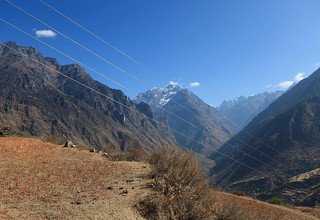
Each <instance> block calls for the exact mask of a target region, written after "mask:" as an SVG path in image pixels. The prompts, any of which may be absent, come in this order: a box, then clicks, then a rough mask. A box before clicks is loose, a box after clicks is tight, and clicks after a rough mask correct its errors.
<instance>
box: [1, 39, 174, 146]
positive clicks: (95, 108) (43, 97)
mask: <svg viewBox="0 0 320 220" xmlns="http://www.w3.org/2000/svg"><path fill="white" fill-rule="evenodd" d="M5 45H6V46H0V76H1V77H0V128H2V127H10V128H11V129H12V130H14V131H15V132H17V133H20V134H24V135H32V136H43V135H52V136H56V137H58V138H59V139H62V140H65V139H67V138H69V139H72V140H73V141H74V142H75V143H76V144H78V145H80V144H82V145H89V146H94V147H96V148H99V149H103V148H106V147H113V148H117V149H121V150H123V149H125V148H127V147H136V146H141V147H143V148H144V149H147V150H148V149H149V150H150V149H152V148H154V147H157V146H160V145H168V144H170V145H175V140H174V138H173V137H172V135H171V134H170V132H169V131H168V129H167V127H166V126H164V125H160V124H157V123H155V122H154V121H153V120H152V119H156V118H155V116H154V115H153V114H152V112H150V107H149V106H147V105H146V106H144V105H135V104H134V103H133V102H132V101H131V100H130V99H129V98H128V97H127V96H126V95H125V94H124V93H123V92H122V91H120V90H115V89H111V88H109V87H107V86H106V85H104V84H102V83H100V82H98V81H95V80H94V79H93V78H92V77H91V76H89V75H88V74H87V73H86V72H85V70H84V69H82V68H81V67H80V66H78V65H76V64H70V65H60V64H59V63H58V61H57V60H55V59H53V58H49V57H44V56H43V55H42V54H41V53H40V52H38V51H37V50H36V49H34V48H32V47H23V46H18V45H17V44H16V43H14V42H8V43H5ZM12 49H14V50H16V51H18V52H20V53H23V54H26V55H27V56H28V57H26V56H22V55H21V54H19V53H18V52H15V51H13V50H12ZM29 58H32V59H35V60H36V61H37V62H40V63H41V64H43V65H46V66H49V68H47V67H45V66H43V65H40V64H39V63H37V62H35V61H32V60H30V59H29ZM50 68H51V69H50ZM54 70H55V71H60V72H61V73H63V74H65V75H67V76H68V77H70V78H72V79H75V80H77V81H79V82H80V83H83V84H85V85H86V86H89V87H91V88H93V89H95V90H96V91H97V92H100V93H101V94H103V95H106V96H107V97H110V98H107V97H104V96H102V95H99V94H97V93H96V92H93V91H92V90H90V89H88V88H85V87H83V86H82V85H79V84H77V83H76V82H74V81H72V80H70V79H67V78H65V77H64V76H62V75H60V74H58V73H57V72H55V71H54ZM111 99H113V100H111ZM124 105H126V106H128V107H129V108H131V109H133V110H130V109H128V108H126V107H124ZM137 112H140V113H137ZM144 115H148V117H150V118H151V119H148V118H146V117H144Z"/></svg>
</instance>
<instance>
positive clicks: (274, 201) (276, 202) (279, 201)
mask: <svg viewBox="0 0 320 220" xmlns="http://www.w3.org/2000/svg"><path fill="white" fill-rule="evenodd" d="M267 202H268V203H270V204H273V205H284V203H285V202H284V199H283V198H278V197H274V198H271V199H269V200H268V201H267Z"/></svg>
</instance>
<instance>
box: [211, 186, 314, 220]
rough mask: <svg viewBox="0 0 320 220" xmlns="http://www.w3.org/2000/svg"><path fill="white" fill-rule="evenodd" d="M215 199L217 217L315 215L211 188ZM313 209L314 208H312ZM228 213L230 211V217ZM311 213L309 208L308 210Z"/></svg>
mask: <svg viewBox="0 0 320 220" xmlns="http://www.w3.org/2000/svg"><path fill="white" fill-rule="evenodd" d="M212 195H213V196H214V197H215V199H216V201H217V202H216V204H215V207H216V210H217V216H218V217H219V218H218V219H230V220H233V219H237V220H257V219H258V220H279V219H282V220H292V219H294V220H311V219H318V218H315V216H313V215H311V214H307V213H303V212H301V211H298V210H294V209H292V208H288V207H285V206H278V205H272V204H269V203H266V202H261V201H259V200H256V199H253V198H250V197H245V196H237V195H234V194H231V193H224V192H219V191H214V190H212ZM310 209H311V208H310ZM312 210H314V209H312ZM229 213H231V214H232V215H231V218H230V215H229ZM309 213H311V210H309ZM234 217H236V218H234Z"/></svg>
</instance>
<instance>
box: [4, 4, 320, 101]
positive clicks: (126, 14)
mask: <svg viewBox="0 0 320 220" xmlns="http://www.w3.org/2000/svg"><path fill="white" fill-rule="evenodd" d="M10 1H12V2H13V3H15V4H17V5H19V6H20V7H22V8H23V9H25V10H27V11H28V12H30V13H31V14H33V15H34V16H36V17H38V18H40V19H41V20H43V21H45V22H46V23H48V24H49V25H51V26H52V27H54V28H55V29H57V30H59V31H60V32H62V33H64V34H66V35H68V36H70V37H72V38H73V39H74V40H76V41H78V42H80V43H81V44H83V45H85V46H87V47H88V48H90V49H91V50H92V51H94V52H96V53H97V54H99V55H101V56H102V57H104V58H106V59H108V60H110V61H111V62H112V63H114V64H116V65H117V66H119V67H121V68H122V69H124V70H126V71H127V72H129V73H130V74H132V75H134V76H136V77H137V78H139V79H141V80H143V81H144V84H142V83H141V82H138V81H135V80H133V79H132V78H130V77H128V75H125V74H123V73H121V72H119V71H117V70H116V69H114V68H112V67H111V66H110V65H107V64H106V63H105V62H103V61H101V60H99V59H98V58H97V57H95V56H93V55H92V54H90V53H88V52H86V51H84V50H83V49H81V48H80V47H78V46H76V45H75V44H73V43H71V42H70V41H68V40H67V39H65V38H64V37H63V36H61V35H60V34H56V35H55V36H54V37H52V36H51V37H42V38H40V39H41V40H43V41H45V42H46V43H48V44H50V45H52V46H54V47H56V48H58V49H60V50H62V51H63V52H65V53H67V54H69V55H71V56H72V57H74V58H75V59H78V60H80V61H81V62H83V63H85V64H86V65H88V66H90V67H93V68H94V69H96V70H97V71H100V72H102V73H104V74H105V75H107V76H108V77H110V78H112V79H114V80H116V81H118V82H120V83H122V84H124V85H126V86H128V87H129V88H131V89H132V90H134V91H137V92H143V91H146V90H147V89H149V88H150V87H154V86H157V87H159V86H164V85H165V84H166V83H167V82H169V81H175V82H179V83H180V84H181V85H182V86H184V87H189V86H190V83H194V84H193V86H194V87H192V88H190V89H191V90H192V91H193V92H194V93H196V94H197V95H199V96H200V97H201V98H202V99H203V100H205V101H206V102H207V103H209V104H213V105H215V106H216V105H218V104H220V103H221V102H222V100H224V99H232V98H235V97H238V96H240V95H244V96H249V95H252V94H256V93H259V92H264V91H274V90H278V89H281V86H279V84H280V83H282V84H280V85H282V86H288V85H289V84H290V83H292V82H294V81H295V80H294V78H295V76H296V75H297V74H298V73H304V76H307V75H309V74H310V73H311V72H312V71H313V70H314V69H315V68H316V65H318V64H319V63H320V27H319V26H320V13H318V10H319V8H320V1H317V0H314V1H313V0H299V1H298V0H288V1H285V0H276V1H272V0H268V1H261V0H251V1H246V0H243V1H238V0H234V1H229V0H223V1H214V0H201V1H198V0H193V1H191V0H176V1H174V0H161V1H160V0H159V1H150V0H135V1H132V0H108V1H105V0H95V1H79V0H78V1H62V0H48V1H46V2H48V3H49V4H50V5H52V6H54V7H55V8H57V9H58V10H60V11H61V12H63V13H65V14H67V15H68V16H70V17H71V18H73V19H74V20H76V21H77V22H79V23H80V24H82V25H83V26H85V27H87V28H88V29H90V30H91V31H93V32H94V33H96V34H97V35H99V36H101V37H102V38H104V39H105V40H106V41H108V42H110V43H112V44H113V45H115V46H117V47H118V48H120V49H121V50H122V51H124V52H126V53H127V54H128V55H130V56H132V57H134V58H135V59H137V60H138V61H140V62H141V63H143V64H144V65H146V66H147V67H149V68H151V69H152V70H153V71H154V72H156V73H157V74H158V75H160V76H161V77H159V76H157V75H153V74H151V73H150V72H148V71H145V70H144V69H142V68H140V67H139V66H137V65H136V64H134V63H133V62H130V61H129V60H128V59H126V58H125V57H123V56H122V55H120V54H119V53H116V52H115V51H114V50H112V49H111V48H110V47H108V46H106V45H104V44H103V43H102V42H100V41H98V40H97V39H95V38H93V37H92V36H90V35H89V34H87V33H86V32H84V31H83V30H81V29H79V28H78V27H76V26H75V25H74V24H72V23H70V22H69V21H67V20H66V19H65V18H63V17H61V16H60V15H58V14H57V13H55V12H54V11H52V10H51V9H49V8H48V7H46V6H44V5H43V4H42V3H41V2H39V1H38V0H33V1H31V0H26V1H14V0H10ZM0 18H2V19H5V20H7V21H9V22H11V23H13V24H15V25H16V26H18V27H20V28H21V29H23V30H25V31H26V32H28V33H30V34H32V35H34V36H36V31H37V30H38V31H39V30H49V28H48V27H46V26H45V25H43V24H41V23H39V22H37V21H35V20H34V19H32V18H31V17H29V16H27V15H25V14H23V13H22V12H21V11H19V10H17V9H16V8H14V7H13V6H11V5H10V4H8V3H7V2H6V1H4V0H2V1H0ZM40 34H41V32H40ZM44 34H47V36H50V33H49V35H48V32H45V33H44ZM53 35H54V34H53ZM9 40H12V41H16V42H17V43H18V44H21V45H28V46H29V45H30V46H33V47H36V48H38V49H39V50H40V51H41V52H43V53H44V54H45V55H46V56H52V57H56V58H57V59H58V60H59V61H60V63H62V64H66V63H73V61H71V60H69V59H67V58H65V57H63V56H62V55H60V54H59V53H57V52H54V51H53V50H51V49H49V48H48V47H46V46H44V45H42V44H41V43H39V42H37V41H36V40H34V39H31V38H30V37H28V36H26V35H24V34H22V33H20V32H18V31H16V30H14V29H13V28H12V27H9V26H8V25H6V24H4V23H3V22H0V41H2V42H3V41H9ZM88 72H89V73H90V74H91V75H92V76H93V78H95V79H97V80H100V81H102V82H104V83H105V84H107V85H108V86H110V87H113V88H119V87H118V86H116V85H114V84H112V83H110V82H108V81H106V80H105V79H103V78H101V77H99V76H97V75H95V74H94V73H93V72H91V71H88ZM301 75H302V74H300V75H298V76H297V77H296V79H297V80H296V81H298V80H299V79H301V78H302V77H301ZM299 76H300V77H299ZM196 82H199V83H196ZM122 90H123V91H124V92H125V93H126V94H128V95H129V96H131V97H132V96H133V94H132V93H130V92H128V91H126V90H124V89H122Z"/></svg>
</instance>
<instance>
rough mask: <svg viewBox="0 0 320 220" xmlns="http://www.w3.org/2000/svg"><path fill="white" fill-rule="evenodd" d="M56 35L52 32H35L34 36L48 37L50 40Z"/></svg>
mask: <svg viewBox="0 0 320 220" xmlns="http://www.w3.org/2000/svg"><path fill="white" fill-rule="evenodd" d="M56 35H57V34H56V33H55V32H53V31H52V30H36V36H37V37H48V38H52V37H55V36H56Z"/></svg>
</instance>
